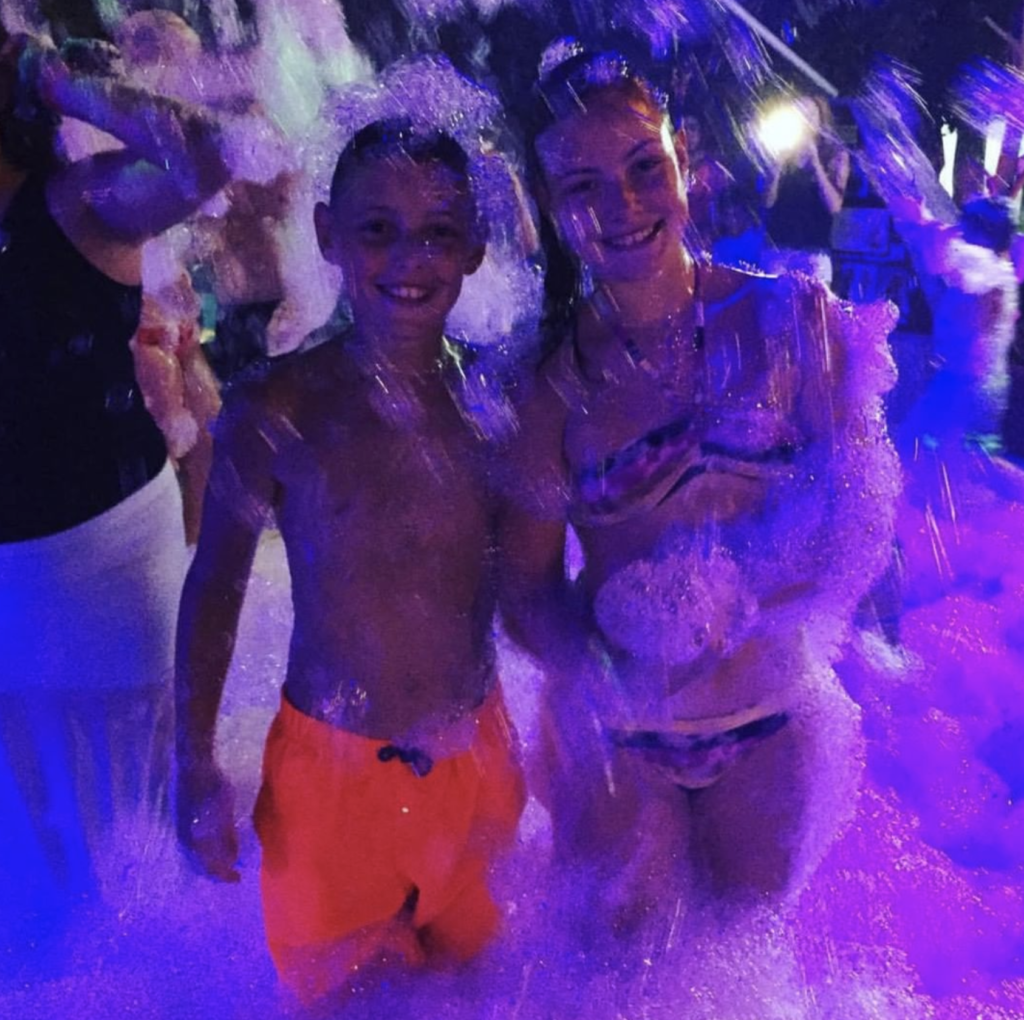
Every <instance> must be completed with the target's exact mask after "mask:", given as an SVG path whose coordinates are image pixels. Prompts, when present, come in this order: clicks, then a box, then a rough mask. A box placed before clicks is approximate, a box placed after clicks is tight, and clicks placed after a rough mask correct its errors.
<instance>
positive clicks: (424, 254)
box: [391, 233, 434, 268]
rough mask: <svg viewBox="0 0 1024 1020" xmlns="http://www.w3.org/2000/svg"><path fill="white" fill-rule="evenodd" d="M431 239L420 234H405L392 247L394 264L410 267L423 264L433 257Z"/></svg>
mask: <svg viewBox="0 0 1024 1020" xmlns="http://www.w3.org/2000/svg"><path fill="white" fill-rule="evenodd" d="M433 254H434V253H433V250H432V248H431V245H430V241H429V240H428V239H427V238H425V237H422V236H420V235H418V234H411V233H410V234H405V235H403V236H402V237H401V238H399V239H398V240H396V241H395V243H394V245H393V246H392V248H391V260H392V262H393V264H394V265H397V266H402V267H404V268H408V267H410V266H418V265H422V264H423V263H424V262H427V261H429V260H430V259H431V258H432V257H433Z"/></svg>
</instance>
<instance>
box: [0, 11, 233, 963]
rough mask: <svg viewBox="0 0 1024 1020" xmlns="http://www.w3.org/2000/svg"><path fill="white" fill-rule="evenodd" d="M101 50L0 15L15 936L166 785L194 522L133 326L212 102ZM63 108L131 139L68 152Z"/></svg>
mask: <svg viewBox="0 0 1024 1020" xmlns="http://www.w3.org/2000/svg"><path fill="white" fill-rule="evenodd" d="M99 52H100V59H97V61H94V62H93V64H92V66H93V68H94V73H89V74H81V73H72V72H71V71H70V70H69V68H68V66H67V65H66V64H65V62H64V61H63V60H62V59H61V57H60V55H59V54H58V53H57V51H56V50H54V49H53V48H52V47H50V46H48V45H46V44H44V43H42V42H41V41H39V40H36V39H32V38H29V37H27V36H9V35H8V34H7V33H6V32H5V31H3V30H2V29H0V232H2V244H0V317H2V320H3V322H4V328H3V331H2V333H0V366H2V370H0V814H2V816H3V818H4V825H5V833H4V839H3V840H0V902H2V903H3V904H4V909H3V911H2V914H0V941H2V939H3V937H6V936H10V935H12V934H13V935H15V937H18V938H19V939H20V940H21V944H27V943H26V942H25V941H24V940H25V938H26V936H31V937H32V938H33V939H36V940H38V939H40V938H41V937H42V936H44V935H45V934H46V933H47V932H51V933H52V932H55V931H59V930H60V928H61V921H62V919H64V918H65V917H66V916H67V912H68V910H69V908H70V907H71V906H72V905H73V904H74V903H75V902H78V901H80V900H81V899H83V898H87V897H88V896H89V894H90V893H92V892H93V891H94V890H95V889H96V887H97V885H98V883H99V881H100V879H101V875H100V872H101V870H102V863H103V854H102V852H101V848H102V846H103V844H104V842H105V840H106V839H107V837H108V835H109V833H110V832H111V831H112V829H113V827H114V826H115V824H119V823H120V822H121V821H123V820H124V818H125V816H127V815H131V816H135V815H136V814H138V813H139V812H143V811H149V810H151V809H152V808H154V807H157V806H158V805H159V803H160V801H161V799H162V790H163V787H164V786H165V783H166V779H167V774H168V768H169V756H168V751H169V747H168V744H167V741H168V738H169V736H170V728H169V725H168V724H169V716H170V708H171V701H170V697H171V694H170V684H169V680H170V676H171V668H172V661H173V659H172V652H173V633H174V625H175V607H176V602H177V598H178V595H179V593H180V585H181V580H182V571H183V566H184V535H183V530H182V512H181V501H180V495H179V492H178V488H177V483H176V481H175V478H174V475H173V472H172V470H171V468H170V467H169V465H168V463H167V453H166V449H165V446H164V441H163V437H162V435H161V433H160V431H159V429H158V428H157V427H156V425H155V423H154V422H153V420H152V418H151V417H150V415H149V413H148V412H147V410H146V408H145V405H144V402H143V400H142V396H141V394H140V391H139V387H138V383H137V380H136V377H135V372H134V367H133V360H132V355H131V351H130V349H129V346H128V342H129V339H130V338H131V337H132V335H133V334H134V332H135V330H136V328H137V326H138V322H139V312H140V305H141V295H142V291H141V285H140V280H141V249H142V245H143V244H144V242H145V241H146V240H147V239H149V238H151V237H153V236H155V235H157V234H159V233H161V232H162V231H164V230H166V229H167V228H168V227H170V226H171V225H172V224H174V223H177V222H178V221H180V220H182V219H184V218H185V217H186V216H188V215H190V214H191V213H192V212H193V211H194V210H195V209H196V208H197V207H198V206H199V204H200V203H202V202H203V201H205V200H206V199H207V198H209V197H210V196H212V195H213V194H214V193H216V192H217V191H218V190H219V189H220V188H221V187H222V186H223V185H224V183H225V182H226V179H227V170H226V168H225V165H224V162H223V160H222V158H221V155H220V143H219V133H218V130H217V128H216V125H215V124H214V123H213V122H212V121H211V120H210V119H208V118H207V117H206V116H205V115H203V114H201V113H200V112H199V111H197V110H194V109H191V108H188V107H185V106H182V105H181V104H178V103H175V102H172V101H170V100H166V99H163V98H160V97H155V96H151V95H149V94H147V93H145V92H141V91H139V90H138V89H135V88H132V87H130V86H128V85H127V84H125V83H124V82H123V81H122V80H120V78H119V77H118V76H117V75H116V74H114V73H113V72H112V71H110V70H109V67H110V66H112V65H111V64H106V65H105V64H104V63H103V60H102V54H103V53H104V52H106V53H108V55H110V56H112V55H113V54H112V53H111V52H110V49H109V47H108V48H107V50H103V48H102V47H101V48H99ZM62 117H73V118H75V119H77V120H81V121H85V122H87V123H88V124H91V125H92V126H94V127H96V128H98V129H100V130H102V131H104V132H107V133H108V134H111V135H113V136H114V137H116V138H117V139H118V140H119V141H120V142H122V145H123V148H121V149H118V150H116V151H109V152H104V153H101V154H99V155H96V156H92V157H89V158H85V159H81V160H78V161H75V162H65V161H63V160H62V159H61V156H60V152H59V148H58V146H57V144H56V141H55V139H56V137H57V128H58V127H59V124H60V121H61V118H62ZM5 962H7V960H6V958H5Z"/></svg>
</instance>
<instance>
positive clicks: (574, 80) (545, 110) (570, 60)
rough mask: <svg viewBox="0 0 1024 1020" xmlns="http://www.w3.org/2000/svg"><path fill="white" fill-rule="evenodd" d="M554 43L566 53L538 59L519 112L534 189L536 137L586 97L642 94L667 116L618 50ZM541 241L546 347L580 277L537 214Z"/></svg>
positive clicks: (562, 329)
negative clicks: (548, 62) (526, 102)
mask: <svg viewBox="0 0 1024 1020" xmlns="http://www.w3.org/2000/svg"><path fill="white" fill-rule="evenodd" d="M556 47H557V48H560V49H561V50H562V52H564V53H565V54H566V56H565V58H564V59H561V60H560V61H558V62H557V63H554V64H553V65H552V66H550V67H545V63H544V62H542V64H541V74H540V77H539V79H538V81H537V83H536V85H535V86H534V88H533V95H532V97H531V105H530V109H529V111H527V112H526V115H525V117H524V120H525V127H526V162H527V170H528V173H529V176H530V179H531V181H532V183H533V185H534V187H535V188H537V187H543V185H544V170H543V167H542V166H541V163H540V159H539V157H538V155H537V139H538V138H539V137H540V136H541V135H542V134H543V133H544V132H545V131H546V130H547V129H548V128H550V127H553V126H554V125H555V124H557V123H558V122H559V121H562V120H565V119H566V118H567V117H571V116H572V115H573V114H577V113H580V112H581V111H583V110H585V109H586V105H587V101H588V99H591V98H593V97H595V96H597V95H599V94H601V93H605V92H609V91H618V92H620V93H622V94H623V95H624V96H627V97H629V98H639V99H643V100H644V101H646V102H647V103H649V104H650V105H651V106H652V107H653V108H654V109H655V110H657V111H659V112H661V113H663V114H664V115H665V116H666V117H667V116H668V97H667V95H666V94H665V93H664V92H663V91H662V90H661V89H659V88H658V87H657V86H656V85H655V84H654V83H653V82H652V81H651V80H650V79H649V78H648V77H647V76H645V75H644V74H642V73H641V72H640V71H639V70H638V68H637V64H636V63H635V62H634V61H632V60H630V59H629V58H628V57H626V56H625V55H623V54H622V53H619V52H617V51H612V50H605V51H600V52H593V51H588V50H585V49H583V48H582V47H581V46H579V45H578V44H572V43H569V44H565V43H560V44H556ZM550 52H551V49H550V48H549V53H550ZM540 241H541V247H542V248H543V250H544V258H545V263H546V268H545V273H544V312H543V316H542V320H541V329H542V333H543V342H542V345H541V346H542V350H544V351H547V350H550V349H551V348H553V347H555V346H557V345H558V344H559V343H560V342H561V340H562V339H563V338H564V336H565V334H566V332H567V330H568V329H570V328H571V326H572V321H573V317H574V314H575V310H576V307H577V305H578V304H579V302H580V301H581V300H582V298H583V296H584V295H583V278H582V275H581V273H580V268H579V266H578V265H577V263H576V260H575V258H574V257H573V256H572V255H571V254H570V253H569V252H568V251H567V250H566V248H565V246H564V245H563V244H562V243H561V241H560V240H559V238H558V235H557V233H556V232H555V229H554V226H553V224H552V223H551V221H550V218H549V217H548V216H542V217H541V224H540Z"/></svg>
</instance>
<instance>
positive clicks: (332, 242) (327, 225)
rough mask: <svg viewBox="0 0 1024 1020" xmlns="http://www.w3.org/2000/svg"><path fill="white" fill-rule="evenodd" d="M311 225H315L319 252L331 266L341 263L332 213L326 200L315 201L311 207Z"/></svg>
mask: <svg viewBox="0 0 1024 1020" xmlns="http://www.w3.org/2000/svg"><path fill="white" fill-rule="evenodd" d="M313 225H314V226H315V227H316V241H317V244H318V245H319V246H320V254H321V255H323V257H324V259H325V260H326V261H328V262H330V264H331V265H332V266H340V265H341V252H340V250H339V248H338V241H337V238H336V236H335V229H334V213H333V211H332V209H331V207H330V206H329V205H328V204H327V203H326V202H317V204H316V207H315V208H314V209H313Z"/></svg>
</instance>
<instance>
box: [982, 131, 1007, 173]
mask: <svg viewBox="0 0 1024 1020" xmlns="http://www.w3.org/2000/svg"><path fill="white" fill-rule="evenodd" d="M1005 137H1006V121H1005V120H1001V119H997V120H994V121H992V123H991V124H989V126H988V130H987V131H986V132H985V173H987V174H989V175H992V174H994V173H995V172H996V170H997V169H998V168H999V157H1000V156H1001V155H1002V152H1003V138H1005Z"/></svg>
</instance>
